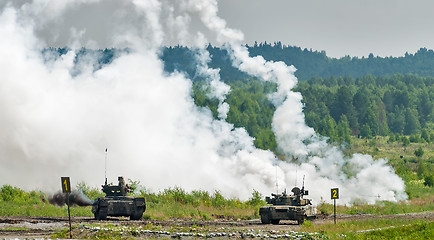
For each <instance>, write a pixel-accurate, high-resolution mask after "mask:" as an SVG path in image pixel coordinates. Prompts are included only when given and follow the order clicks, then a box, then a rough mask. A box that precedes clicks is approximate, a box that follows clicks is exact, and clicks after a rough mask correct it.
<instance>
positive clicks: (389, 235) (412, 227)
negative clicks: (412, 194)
mask: <svg viewBox="0 0 434 240" xmlns="http://www.w3.org/2000/svg"><path fill="white" fill-rule="evenodd" d="M301 231H303V232H318V233H321V234H322V236H323V238H325V239H430V238H431V237H432V236H434V235H433V231H434V223H433V222H431V221H428V220H412V219H369V220H352V221H339V220H338V221H337V224H334V223H327V224H312V225H305V224H303V225H302V227H301Z"/></svg>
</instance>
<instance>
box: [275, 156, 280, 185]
mask: <svg viewBox="0 0 434 240" xmlns="http://www.w3.org/2000/svg"><path fill="white" fill-rule="evenodd" d="M274 158H275V159H276V193H279V184H278V183H277V157H276V156H274Z"/></svg>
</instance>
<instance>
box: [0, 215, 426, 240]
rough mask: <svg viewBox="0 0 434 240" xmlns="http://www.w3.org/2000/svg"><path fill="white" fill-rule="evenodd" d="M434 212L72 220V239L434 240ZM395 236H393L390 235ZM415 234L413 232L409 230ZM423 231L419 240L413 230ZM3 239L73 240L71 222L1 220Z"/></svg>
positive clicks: (47, 218) (31, 219)
mask: <svg viewBox="0 0 434 240" xmlns="http://www.w3.org/2000/svg"><path fill="white" fill-rule="evenodd" d="M433 220H434V212H423V213H413V214H395V215H370V214H363V215H342V214H340V215H338V216H337V224H336V225H335V224H334V223H333V216H331V215H328V216H326V215H321V216H319V217H318V218H317V219H315V220H313V221H311V222H307V223H306V224H303V225H297V224H296V222H292V221H283V222H282V223H281V224H279V225H263V224H261V223H260V220H259V219H252V220H229V219H218V220H217V219H216V220H188V219H170V220H164V221H163V220H140V221H128V220H126V219H125V218H109V219H108V220H106V221H96V220H93V218H89V217H73V219H72V226H73V231H72V236H73V238H92V239H141V238H153V239H169V238H179V239H180V238H183V239H193V238H199V239H205V238H215V239H236V238H251V239H253V238H258V239H261V238H279V239H343V238H344V239H345V238H349V239H365V238H368V237H369V238H376V237H378V238H381V237H382V236H383V237H387V235H384V234H389V235H390V234H392V235H390V236H393V234H398V236H399V234H401V235H402V234H408V235H407V236H405V235H402V238H404V239H406V238H407V239H415V238H416V239H427V237H429V236H433V235H432V234H433V231H434V224H433ZM391 230H393V232H391V233H390V231H391ZM410 230H411V231H410ZM416 230H417V231H418V233H417V237H415V235H414V233H413V231H416ZM0 237H1V238H3V239H5V238H26V239H29V238H32V239H35V238H69V225H68V219H67V218H66V217H0Z"/></svg>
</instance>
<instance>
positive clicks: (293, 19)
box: [0, 0, 434, 58]
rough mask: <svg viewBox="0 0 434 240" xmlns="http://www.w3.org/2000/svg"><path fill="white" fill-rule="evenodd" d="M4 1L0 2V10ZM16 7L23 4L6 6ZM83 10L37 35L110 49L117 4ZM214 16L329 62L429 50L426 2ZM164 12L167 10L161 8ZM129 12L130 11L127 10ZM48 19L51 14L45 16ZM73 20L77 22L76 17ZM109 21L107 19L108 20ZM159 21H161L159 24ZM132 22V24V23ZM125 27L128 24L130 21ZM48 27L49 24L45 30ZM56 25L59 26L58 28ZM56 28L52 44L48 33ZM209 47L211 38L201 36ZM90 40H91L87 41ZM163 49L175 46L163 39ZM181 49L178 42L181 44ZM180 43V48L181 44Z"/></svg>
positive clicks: (344, 1) (275, 1)
mask: <svg viewBox="0 0 434 240" xmlns="http://www.w3.org/2000/svg"><path fill="white" fill-rule="evenodd" d="M6 2H9V1H0V7H1V6H2V5H4V4H6ZM12 2H13V4H16V5H19V4H21V3H23V2H28V0H16V1H12ZM91 2H95V4H87V5H86V7H76V8H73V9H72V10H70V11H68V12H67V13H65V14H64V15H63V16H62V20H61V22H56V23H50V24H52V25H53V24H57V25H58V26H57V27H55V28H52V27H46V28H45V29H44V30H42V31H40V32H39V34H40V35H46V36H51V38H49V39H50V40H49V41H48V45H53V46H57V47H63V46H65V45H71V42H68V40H70V38H69V35H70V33H71V28H70V26H74V28H75V30H76V32H75V33H74V34H76V35H81V36H80V37H81V38H82V39H89V41H87V42H86V43H85V44H84V45H85V46H86V47H94V48H105V47H108V48H110V47H113V46H112V45H110V44H109V42H111V41H110V37H111V36H110V34H111V32H110V31H108V29H111V28H113V26H112V22H110V21H106V16H107V14H111V16H112V17H113V18H116V17H119V15H118V14H117V13H116V12H115V11H116V10H117V8H118V5H119V3H118V1H117V0H104V1H102V2H103V4H100V1H91ZM217 2H218V13H217V15H218V16H220V17H221V18H222V19H224V20H225V21H226V22H227V26H228V27H229V28H233V29H237V30H240V31H242V32H243V34H244V41H243V42H244V43H247V44H249V45H253V43H254V42H255V41H257V42H264V41H267V42H269V43H273V42H276V41H281V42H282V43H283V44H285V45H289V46H298V47H301V48H307V49H312V50H314V51H325V52H326V53H327V55H328V56H329V57H336V58H339V57H343V56H346V55H350V56H359V57H361V56H368V55H369V54H370V53H372V54H374V56H381V57H389V56H395V57H396V56H403V55H404V54H405V53H406V52H408V53H415V52H416V51H417V50H418V49H420V48H422V47H426V48H428V49H433V48H434V31H432V30H431V29H432V26H433V24H434V16H433V14H432V9H434V1H430V0H415V1H408V0H381V1H378V0H362V1H348V0H219V1H217ZM162 8H163V9H164V8H167V6H164V5H163V6H162ZM131 11H134V10H132V9H131ZM50 14H51V13H50ZM77 16H79V17H77ZM109 16H110V15H109ZM161 20H162V21H163V22H164V21H165V19H161ZM136 21H137V20H136ZM129 24H132V22H130V23H129ZM49 26H50V25H49ZM59 26H61V27H59ZM191 27H192V28H194V27H197V28H198V29H200V31H202V32H204V33H205V34H206V33H207V30H206V29H203V28H201V27H200V23H199V21H198V19H194V18H193V19H192V23H191ZM50 29H56V34H57V35H56V36H54V38H55V39H56V40H54V41H53V34H54V33H53V32H50V31H51V30H50ZM59 29H61V30H59ZM206 37H207V39H209V41H211V43H215V39H213V37H212V36H208V35H207V36H206ZM90 39H91V41H90ZM166 44H168V45H177V44H179V42H178V41H171V40H167V41H166ZM181 44H183V43H181ZM184 44H185V43H184Z"/></svg>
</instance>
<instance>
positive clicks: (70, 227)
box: [66, 192, 72, 238]
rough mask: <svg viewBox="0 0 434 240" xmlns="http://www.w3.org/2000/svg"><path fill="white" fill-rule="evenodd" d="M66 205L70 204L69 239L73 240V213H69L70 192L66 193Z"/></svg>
mask: <svg viewBox="0 0 434 240" xmlns="http://www.w3.org/2000/svg"><path fill="white" fill-rule="evenodd" d="M66 204H68V219H69V238H72V226H71V212H70V211H69V192H68V193H66Z"/></svg>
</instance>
